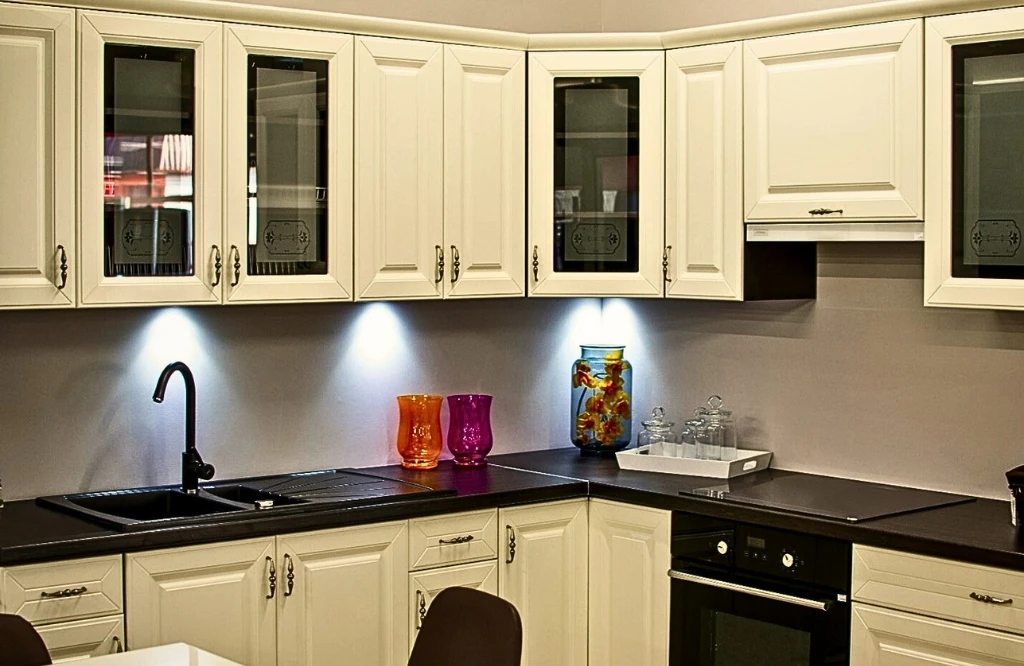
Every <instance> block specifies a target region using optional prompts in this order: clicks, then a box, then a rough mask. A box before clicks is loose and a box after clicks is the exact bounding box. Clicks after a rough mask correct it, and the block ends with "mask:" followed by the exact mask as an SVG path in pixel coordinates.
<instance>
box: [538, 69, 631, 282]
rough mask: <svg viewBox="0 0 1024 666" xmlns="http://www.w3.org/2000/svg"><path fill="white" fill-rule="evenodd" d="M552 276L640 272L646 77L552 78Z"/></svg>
mask: <svg viewBox="0 0 1024 666" xmlns="http://www.w3.org/2000/svg"><path fill="white" fill-rule="evenodd" d="M554 121H555V123H554V132H555V134H554V141H555V144H554V148H555V149H554V188H555V190H554V199H553V203H554V226H555V228H554V234H555V235H554V248H555V249H554V255H555V256H554V270H555V271H556V272H573V273H585V272H603V273H607V272H623V273H629V272H637V271H638V270H639V240H640V239H639V220H638V212H639V211H638V208H639V206H638V202H639V159H638V157H639V152H640V78H639V77H635V76H629V77H601V78H593V77H585V78H571V77H556V78H555V79H554Z"/></svg>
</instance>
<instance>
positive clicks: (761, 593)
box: [668, 569, 834, 611]
mask: <svg viewBox="0 0 1024 666" xmlns="http://www.w3.org/2000/svg"><path fill="white" fill-rule="evenodd" d="M668 577H669V578H675V579H676V580H682V581H686V582H687V583H696V584H698V585H707V586H709V587H714V588H718V589H720V590H728V591H730V592H739V593H740V594H749V595H751V596H754V597H761V598H762V599H771V600H772V601H781V602H783V603H787V604H793V605H795V606H802V607H804V608H813V609H814V610H820V611H828V610H830V609H831V608H832V606H833V605H834V603H833V602H832V601H818V600H817V599H804V598H803V597H794V596H793V595H790V594H782V593H781V592H775V591H773V590H762V589H760V588H757V587H750V586H749V585H740V584H739V583H732V582H729V581H725V580H717V579H715V578H708V577H706V576H697V575H695V574H691V573H686V572H685V571H676V570H675V569H669V570H668Z"/></svg>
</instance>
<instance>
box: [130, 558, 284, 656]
mask: <svg viewBox="0 0 1024 666" xmlns="http://www.w3.org/2000/svg"><path fill="white" fill-rule="evenodd" d="M274 570H275V564H274V539H273V538H265V539H252V540H248V541H235V542H230V543H223V544H210V545H206V546H193V547H187V548H174V549H168V550H157V551H152V552H146V553H136V554H129V555H126V556H125V609H126V614H125V621H126V623H127V625H128V647H129V648H130V649H138V648H145V647H152V646H154V645H164V644H166V643H177V642H184V643H188V644H190V645H194V646H196V647H198V648H200V649H203V650H206V651H207V652H212V653H214V654H216V655H219V656H221V657H224V658H226V659H230V660H231V661H237V662H238V663H240V664H245V665H246V666H268V665H269V666H273V665H274V664H275V663H276V662H277V654H276V644H277V641H276V636H275V630H276V621H275V620H276V613H275V610H276V607H275V606H274V603H273V602H272V601H271V599H270V597H271V596H276V595H280V594H281V588H282V581H283V579H284V576H283V575H282V572H281V571H280V569H277V571H276V575H277V583H276V589H273V588H272V587H271V583H270V576H271V574H272V573H273V572H274Z"/></svg>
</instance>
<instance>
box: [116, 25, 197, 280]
mask: <svg viewBox="0 0 1024 666" xmlns="http://www.w3.org/2000/svg"><path fill="white" fill-rule="evenodd" d="M103 80H104V84H103V85H104V88H103V93H104V120H103V125H104V151H103V202H104V206H103V212H104V254H105V257H104V258H105V262H104V275H106V276H107V277H117V276H187V275H194V274H195V261H194V256H195V241H194V238H193V236H194V221H193V202H194V182H195V179H194V175H195V174H194V172H193V154H194V133H195V51H194V50H192V49H176V48H162V47H156V46H129V45H121V44H107V45H106V46H105V47H104V79H103Z"/></svg>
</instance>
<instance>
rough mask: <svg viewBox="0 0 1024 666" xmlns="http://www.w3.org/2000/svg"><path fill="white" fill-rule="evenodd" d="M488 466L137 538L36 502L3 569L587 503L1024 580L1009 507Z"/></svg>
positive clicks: (527, 458)
mask: <svg viewBox="0 0 1024 666" xmlns="http://www.w3.org/2000/svg"><path fill="white" fill-rule="evenodd" d="M491 462H492V464H491V465H488V466H487V467H484V468H481V469H459V468H456V467H455V466H454V465H453V464H452V463H451V462H443V463H441V465H440V466H439V467H438V468H437V469H435V470H429V471H416V470H407V469H403V468H402V467H399V466H397V465H395V466H388V467H375V468H368V469H361V470H359V471H361V472H365V473H368V474H375V475H378V476H382V477H385V478H391V479H398V480H402V481H411V482H414V483H419V484H422V485H425V486H429V487H432V488H437V489H454V490H455V491H456V494H455V495H446V496H441V497H435V498H429V499H420V498H417V499H414V500H412V501H405V502H398V503H391V504H381V505H374V506H365V507H356V508H348V509H344V508H339V509H337V510H333V509H330V510H320V511H316V512H310V513H308V514H297V515H278V516H274V515H258V516H254V517H253V518H252V519H250V520H236V521H231V522H223V523H210V524H205V525H201V526H191V527H178V528H166V529H153V530H148V531H140V532H132V533H125V532H117V531H114V530H111V529H108V528H105V527H102V526H99V525H95V524H93V523H90V522H87V521H85V520H82V519H79V518H76V517H74V516H71V515H68V514H64V513H61V512H58V511H54V510H52V509H48V508H46V507H43V506H40V505H37V504H36V503H35V502H34V501H32V500H24V501H17V502H8V503H7V506H6V507H5V508H4V509H3V510H0V565H13V564H23V563H29V562H40V561H47V560H57V559H64V558H71V557H88V556H93V555H105V554H111V553H122V552H132V551H139V550H147V549H152V548H168V547H175V546H185V545H192V544H200V543H211V542H216V541H226V540H230V539H244V538H250V537H264V536H271V535H275V534H286V533H290V532H299V531H306V530H316V529H327V528H332V527H343V526H346V525H356V524H362V523H371V522H380V521H387V520H402V519H405V518H415V517H419V516H428V515H435V514H440V513H450V512H456V511H470V510H473V509H483V508H493V507H502V506H512V505H516V504H527V503H533V502H548V501H555V500H562V499H573V498H579V497H586V496H588V494H589V496H590V497H593V498H599V499H608V500H613V501H619V502H628V503H632V504H639V505H644V506H650V507H654V508H659V509H668V510H681V511H689V512H692V513H699V514H704V515H709V516H717V517H720V518H724V519H731V520H738V521H744V522H753V523H759V524H762V525H767V526H771V527H777V528H780V529H790V530H798V531H802V532H807V533H812V534H819V535H825V536H833V537H836V538H841V539H847V540H849V541H853V542H854V543H860V544H865V545H872V546H879V547H883V548H892V549H896V550H905V551H909V552H916V553H920V554H923V555H933V556H937V557H946V558H950V559H956V560H963V561H967V562H974V563H978V564H987V565H990V566H998V567H1007V568H1011V569H1016V570H1019V571H1024V531H1018V530H1016V529H1015V528H1014V527H1013V526H1012V525H1010V519H1009V507H1008V504H1007V503H1006V502H998V501H995V500H986V499H980V500H977V501H974V502H969V503H966V504H959V505H955V506H950V507H945V508H939V509H930V510H925V511H919V512H915V513H909V514H904V515H901V516H894V517H890V518H880V519H876V520H870V521H865V522H861V523H853V524H850V523H844V522H840V521H835V520H826V519H820V518H814V517H811V516H804V515H797V514H793V513H789V512H785V511H778V510H771V509H765V508H759V507H754V506H746V505H740V504H735V503H730V502H723V501H720V500H715V499H710V498H702V497H697V496H687V495H680V494H679V491H680V490H684V489H686V488H691V487H698V486H702V485H706V484H707V480H706V479H692V478H687V477H682V476H676V475H671V474H654V473H648V472H633V471H628V470H620V469H619V468H618V465H617V463H616V462H615V459H614V458H601V457H592V456H581V455H580V454H579V453H578V451H577V450H576V449H574V448H568V449H556V450H551V451H534V452H529V453H515V454H508V455H501V456H493V457H492V458H491ZM760 474H762V475H767V477H768V478H772V477H773V476H781V475H790V474H794V472H786V471H779V470H767V471H765V472H761V473H760Z"/></svg>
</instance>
